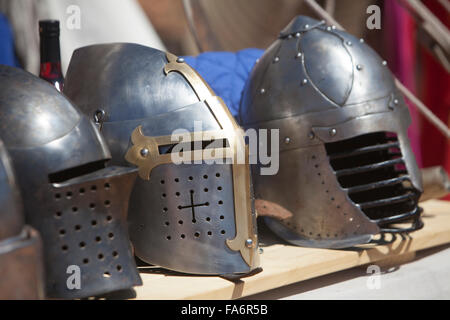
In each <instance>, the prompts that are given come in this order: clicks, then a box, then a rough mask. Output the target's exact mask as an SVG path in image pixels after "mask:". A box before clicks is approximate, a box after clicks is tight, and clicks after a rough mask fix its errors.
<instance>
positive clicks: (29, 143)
mask: <svg viewBox="0 0 450 320" xmlns="http://www.w3.org/2000/svg"><path fill="white" fill-rule="evenodd" d="M0 120H1V125H0V138H1V139H2V140H3V142H4V144H5V147H6V148H7V149H8V153H9V154H10V156H11V159H12V163H13V166H14V169H15V172H16V177H17V182H18V185H19V188H20V190H21V193H22V196H23V199H24V207H25V219H26V222H27V223H29V224H30V225H31V226H33V227H34V228H36V229H37V230H38V231H39V232H40V234H41V237H42V239H43V244H44V256H45V276H46V293H47V295H48V296H49V297H55V298H78V297H88V296H95V295H100V294H103V293H107V292H111V291H115V290H121V289H127V288H130V287H132V286H134V285H138V284H140V283H141V280H140V277H139V274H138V272H137V269H136V265H135V262H134V258H133V255H132V252H131V248H130V242H129V239H128V233H127V227H126V213H127V207H128V198H129V194H130V192H131V189H132V185H133V182H134V180H135V178H136V172H135V171H136V170H131V169H130V168H123V167H109V168H105V162H106V161H107V160H108V159H109V158H110V153H109V151H108V148H107V146H106V144H105V143H104V141H103V139H102V138H101V136H100V134H99V133H98V130H97V129H96V128H95V125H94V124H93V123H92V122H91V121H90V120H88V119H87V117H86V116H84V115H82V114H81V113H80V112H79V111H78V109H76V108H75V107H74V106H73V105H72V104H71V103H70V102H69V101H68V100H67V99H66V98H65V97H64V96H63V95H61V94H60V93H59V92H58V91H57V90H55V89H54V88H53V87H52V86H51V85H49V84H48V83H46V82H45V81H43V80H41V79H39V78H37V77H35V76H33V75H31V74H29V73H27V72H25V71H22V70H19V69H16V68H12V67H7V66H0ZM78 268H79V269H78ZM76 270H78V271H80V273H79V276H80V281H79V285H80V286H79V287H78V286H77V283H76V280H74V282H73V283H72V284H75V286H72V285H70V286H69V285H68V282H70V280H71V279H72V278H71V279H68V278H69V277H70V276H71V275H72V274H74V275H75V272H76ZM73 279H74V278H73Z"/></svg>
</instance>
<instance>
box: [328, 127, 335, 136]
mask: <svg viewBox="0 0 450 320" xmlns="http://www.w3.org/2000/svg"><path fill="white" fill-rule="evenodd" d="M329 133H330V136H332V137H334V136H335V135H336V133H337V130H336V129H335V128H333V129H331V130H330V132H329Z"/></svg>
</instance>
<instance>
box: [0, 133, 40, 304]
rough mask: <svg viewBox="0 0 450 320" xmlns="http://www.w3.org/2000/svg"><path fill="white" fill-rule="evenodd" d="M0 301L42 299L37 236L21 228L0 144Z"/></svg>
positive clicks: (19, 201) (9, 170) (8, 164)
mask: <svg viewBox="0 0 450 320" xmlns="http://www.w3.org/2000/svg"><path fill="white" fill-rule="evenodd" d="M0 275H1V277H2V279H1V280H0V300H5V299H6V300H10V299H14V300H17V299H20V300H23V299H33V300H35V299H42V298H44V260H43V256H42V242H41V238H40V236H39V233H38V232H37V231H36V230H35V229H33V228H32V227H30V226H27V225H25V218H24V216H23V204H22V199H21V197H20V193H19V190H18V188H17V185H16V180H15V177H14V174H13V169H12V166H11V162H10V159H9V156H8V154H7V151H6V149H5V147H4V145H3V143H2V142H1V141H0Z"/></svg>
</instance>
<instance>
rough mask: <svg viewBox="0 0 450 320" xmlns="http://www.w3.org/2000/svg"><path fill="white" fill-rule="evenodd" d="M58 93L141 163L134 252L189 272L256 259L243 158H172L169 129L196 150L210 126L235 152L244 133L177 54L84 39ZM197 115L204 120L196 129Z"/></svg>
mask: <svg viewBox="0 0 450 320" xmlns="http://www.w3.org/2000/svg"><path fill="white" fill-rule="evenodd" d="M64 92H65V94H66V95H67V96H68V97H70V98H71V99H72V100H73V101H75V102H76V103H77V105H78V106H79V107H80V108H81V109H82V110H83V111H84V112H85V113H86V114H88V115H89V116H90V117H94V119H96V121H97V123H98V125H99V126H100V127H101V132H102V134H103V136H104V137H105V139H106V140H107V142H108V144H109V147H110V149H111V153H112V161H113V163H115V164H120V165H129V166H130V165H137V166H138V167H139V176H140V178H138V179H137V182H136V185H135V187H134V189H133V192H132V195H131V198H130V206H129V228H130V229H129V230H130V237H131V240H132V242H133V245H134V248H135V254H136V255H137V256H138V257H139V258H140V259H142V260H143V261H145V262H147V263H151V264H156V265H159V266H162V267H164V268H167V269H172V270H175V271H179V272H186V273H193V274H245V273H249V272H251V271H252V270H254V269H255V268H257V267H258V266H259V259H258V253H257V237H256V224H255V214H254V209H253V208H252V197H251V190H250V170H249V167H248V164H238V163H233V164H219V163H215V164H206V162H205V160H206V159H205V158H203V159H200V161H199V162H198V163H190V164H188V163H183V164H175V163H174V162H173V161H172V155H173V154H172V151H174V148H173V146H174V144H176V142H173V141H172V140H171V134H172V133H173V132H174V130H176V129H181V128H182V129H185V130H186V131H185V133H186V135H187V136H188V137H191V138H193V139H194V140H195V141H196V142H195V143H199V144H200V148H199V149H197V150H198V151H200V152H201V151H202V150H203V148H207V145H208V143H210V142H211V140H209V141H206V133H208V132H209V133H211V132H213V133H214V138H215V139H216V140H215V141H216V142H217V141H220V142H221V143H222V145H221V146H220V147H219V148H218V149H217V150H218V151H223V150H226V149H227V150H229V151H230V150H231V152H232V153H234V150H235V149H234V148H235V146H236V143H235V141H236V139H237V138H238V137H241V134H242V132H241V130H240V128H239V127H238V126H237V124H236V122H235V120H234V119H233V117H232V116H231V114H230V112H229V111H228V109H227V108H226V106H225V104H224V103H223V101H222V100H221V99H220V98H219V97H217V96H215V94H214V93H213V92H212V90H211V89H210V88H209V86H208V85H207V84H206V83H205V82H204V81H203V79H202V78H201V77H200V76H199V75H198V74H197V73H196V72H195V71H194V70H193V69H192V68H190V67H189V66H188V65H187V64H185V63H184V62H183V60H182V59H180V58H177V57H175V56H174V55H172V54H170V53H165V52H161V51H159V50H156V49H153V48H148V47H144V46H140V45H136V44H127V43H122V44H120V43H117V44H105V45H94V46H89V47H84V48H81V49H78V50H76V51H75V52H74V54H73V57H72V60H71V62H70V65H69V69H68V72H67V77H66V86H65V91H64ZM195 121H198V122H201V125H202V128H201V129H198V130H196V131H198V132H196V133H194V131H195V129H196V128H195ZM224 141H226V143H227V144H226V145H225V142H224ZM189 145H190V144H189ZM216 148H217V146H216ZM193 153H195V150H194V151H192V153H190V152H187V154H189V155H192V154H193ZM247 156H248V155H247ZM211 159H213V158H211Z"/></svg>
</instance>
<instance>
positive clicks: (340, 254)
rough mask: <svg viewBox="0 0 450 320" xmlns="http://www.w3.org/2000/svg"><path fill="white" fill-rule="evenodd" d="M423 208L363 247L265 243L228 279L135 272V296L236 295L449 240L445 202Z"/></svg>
mask: <svg viewBox="0 0 450 320" xmlns="http://www.w3.org/2000/svg"><path fill="white" fill-rule="evenodd" d="M421 205H422V207H423V208H424V214H423V219H424V222H425V227H424V228H423V229H422V230H419V231H417V232H414V233H412V234H410V235H409V236H408V237H404V239H401V237H397V239H395V240H394V241H393V242H392V243H390V244H387V245H382V246H375V247H370V248H367V249H362V248H359V249H351V250H326V249H312V248H300V247H295V246H291V245H286V244H279V243H276V241H275V242H270V241H268V242H266V243H268V245H267V246H266V247H264V253H263V254H262V255H261V264H262V267H263V271H262V272H261V273H259V274H257V275H254V276H251V277H248V278H244V279H242V280H240V281H238V282H236V283H235V282H231V281H228V280H225V279H223V278H220V277H206V276H205V277H202V276H200V277H199V276H184V275H183V276H180V275H173V274H170V273H167V274H150V273H143V272H141V277H142V280H143V283H144V285H143V286H141V287H136V288H135V290H136V299H152V300H153V299H177V300H178V299H237V298H240V297H244V296H248V295H252V294H256V293H260V292H263V291H267V290H270V289H274V288H278V287H282V286H285V285H288V284H292V283H295V282H299V281H303V280H307V279H311V278H315V277H318V276H321V275H325V274H329V273H333V272H336V271H341V270H344V269H349V268H352V267H356V266H361V265H364V264H368V263H373V262H376V261H381V260H384V259H393V258H395V257H396V256H400V255H405V254H409V253H413V252H416V251H419V250H423V249H427V248H431V247H435V246H439V245H442V244H445V243H449V242H450V202H444V201H437V200H430V201H427V202H424V203H422V204H421Z"/></svg>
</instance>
